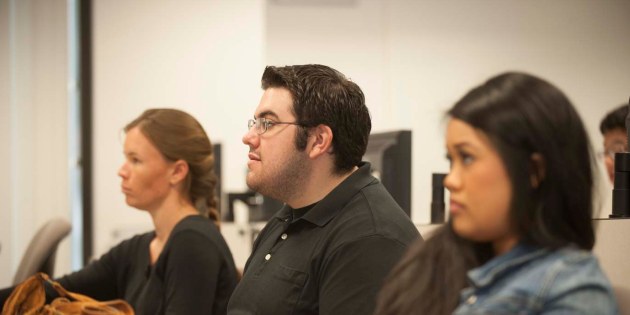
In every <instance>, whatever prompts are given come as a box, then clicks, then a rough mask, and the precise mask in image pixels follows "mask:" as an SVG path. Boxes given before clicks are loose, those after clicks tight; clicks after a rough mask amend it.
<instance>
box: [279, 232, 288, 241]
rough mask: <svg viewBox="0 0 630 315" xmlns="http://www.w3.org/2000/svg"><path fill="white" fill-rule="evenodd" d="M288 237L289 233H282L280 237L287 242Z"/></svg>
mask: <svg viewBox="0 0 630 315" xmlns="http://www.w3.org/2000/svg"><path fill="white" fill-rule="evenodd" d="M287 237H288V235H287V233H282V235H280V238H281V239H283V240H286V239H287Z"/></svg>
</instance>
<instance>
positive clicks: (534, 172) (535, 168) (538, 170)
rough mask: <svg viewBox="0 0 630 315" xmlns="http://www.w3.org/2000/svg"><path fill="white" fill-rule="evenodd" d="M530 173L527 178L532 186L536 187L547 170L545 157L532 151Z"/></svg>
mask: <svg viewBox="0 0 630 315" xmlns="http://www.w3.org/2000/svg"><path fill="white" fill-rule="evenodd" d="M530 165H531V167H530V174H529V180H530V182H531V184H532V187H533V188H538V187H539V186H540V184H541V183H542V181H543V180H544V179H545V174H546V172H547V170H546V165H545V159H543V156H542V155H541V154H540V153H533V154H532V156H531V157H530Z"/></svg>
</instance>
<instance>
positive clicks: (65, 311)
mask: <svg viewBox="0 0 630 315" xmlns="http://www.w3.org/2000/svg"><path fill="white" fill-rule="evenodd" d="M45 282H48V283H49V284H50V285H51V286H52V287H53V288H54V289H55V291H57V293H58V294H59V296H60V297H58V298H56V299H54V300H53V301H52V303H50V304H48V305H46V304H45V303H46V292H45V289H44V283H45ZM16 314H19V315H133V314H134V312H133V308H132V307H131V305H129V303H127V302H125V301H123V300H112V301H106V302H100V301H97V300H94V299H92V298H91V297H88V296H85V295H82V294H78V293H72V292H70V291H68V290H66V289H64V288H63V287H62V286H61V285H60V284H59V283H57V282H55V281H52V280H50V278H48V276H47V275H46V274H45V273H41V272H40V273H38V274H36V275H34V276H32V277H30V278H28V279H26V280H25V281H24V282H22V283H20V285H18V286H17V287H16V288H15V290H13V292H12V293H11V295H10V296H9V298H8V299H7V300H6V302H5V303H4V307H3V308H2V315H16Z"/></svg>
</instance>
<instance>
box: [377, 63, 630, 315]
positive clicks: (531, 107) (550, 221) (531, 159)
mask: <svg viewBox="0 0 630 315" xmlns="http://www.w3.org/2000/svg"><path fill="white" fill-rule="evenodd" d="M448 114H449V118H450V119H449V121H448V125H447V130H446V148H447V152H448V159H449V160H450V162H451V168H450V172H449V174H448V176H447V177H446V178H445V180H444V184H445V186H446V188H448V189H449V191H450V193H451V195H450V221H449V222H448V224H446V225H445V226H444V227H442V228H441V229H439V230H438V231H436V232H435V234H434V236H433V237H432V238H430V239H429V240H427V241H425V242H424V243H418V244H416V245H414V246H413V247H412V248H411V249H410V250H409V252H408V253H407V255H406V256H405V257H404V258H403V260H402V261H401V262H400V263H399V264H398V265H397V266H396V267H395V268H394V270H393V271H392V274H391V275H390V277H389V278H388V279H387V282H386V284H385V286H384V287H383V289H382V291H381V294H380V296H379V301H378V303H377V304H378V305H377V310H376V314H380V315H383V314H451V313H452V314H617V313H618V310H617V304H616V302H615V300H614V297H613V294H612V289H611V286H610V283H609V282H608V280H607V279H606V276H605V275H604V273H603V272H602V270H601V268H600V267H599V264H598V262H597V259H596V258H595V257H594V256H593V254H592V253H591V249H592V248H593V245H594V243H595V235H594V231H593V226H592V222H591V217H592V210H593V209H592V204H593V202H592V198H593V195H592V193H593V177H594V168H593V159H592V154H591V149H590V144H589V141H588V136H587V134H586V131H585V129H584V126H583V124H582V121H581V120H580V117H579V116H578V114H577V112H576V111H575V109H574V108H573V106H572V105H571V103H570V101H569V100H568V99H567V97H566V96H565V95H564V94H563V93H562V92H561V91H560V90H558V89H557V88H556V87H554V86H553V85H551V84H550V83H548V82H546V81H544V80H542V79H540V78H537V77H534V76H531V75H528V74H524V73H506V74H502V75H499V76H496V77H493V78H491V79H490V80H488V81H487V82H485V83H484V84H482V85H480V86H478V87H476V88H475V89H473V90H471V91H470V92H469V93H468V94H466V95H465V96H464V97H463V98H462V99H461V100H460V101H459V102H457V103H456V104H455V106H453V108H451V109H450V111H449V112H448Z"/></svg>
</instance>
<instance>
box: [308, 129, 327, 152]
mask: <svg viewBox="0 0 630 315" xmlns="http://www.w3.org/2000/svg"><path fill="white" fill-rule="evenodd" d="M332 141H333V132H332V129H330V127H328V126H326V125H318V126H317V127H313V128H311V130H310V131H309V142H308V147H307V148H308V149H309V150H308V155H309V157H310V158H316V157H318V156H320V155H322V154H325V153H332V147H333V146H332Z"/></svg>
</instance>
